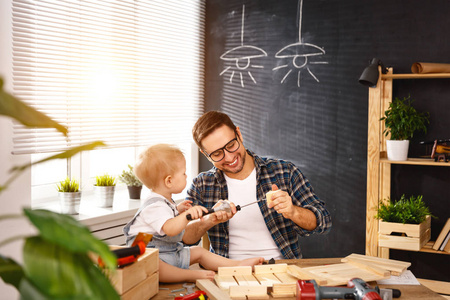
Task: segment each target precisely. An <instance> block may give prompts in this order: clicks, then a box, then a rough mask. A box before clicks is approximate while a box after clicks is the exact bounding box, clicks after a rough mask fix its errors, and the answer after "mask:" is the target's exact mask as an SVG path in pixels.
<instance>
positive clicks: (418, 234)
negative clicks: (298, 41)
mask: <svg viewBox="0 0 450 300" xmlns="http://www.w3.org/2000/svg"><path fill="white" fill-rule="evenodd" d="M432 217H434V216H433V215H432V214H431V212H430V209H429V208H428V206H426V205H425V202H423V196H422V195H419V196H411V197H410V198H407V197H406V196H405V195H402V196H401V197H400V199H399V200H393V201H391V200H384V201H380V203H379V206H378V208H377V214H376V216H375V218H377V219H379V220H380V223H379V231H378V232H379V246H380V247H388V248H394V249H403V250H412V251H419V250H420V249H421V248H422V247H423V246H424V245H425V244H426V243H427V242H428V241H429V240H430V237H431V218H432Z"/></svg>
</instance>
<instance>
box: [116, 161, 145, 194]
mask: <svg viewBox="0 0 450 300" xmlns="http://www.w3.org/2000/svg"><path fill="white" fill-rule="evenodd" d="M119 180H120V181H122V182H123V183H125V184H126V185H127V188H128V194H129V195H130V199H141V191H142V182H141V181H140V180H139V178H137V177H136V175H135V174H134V172H133V167H132V166H131V165H128V170H123V171H122V174H121V175H120V176H119Z"/></svg>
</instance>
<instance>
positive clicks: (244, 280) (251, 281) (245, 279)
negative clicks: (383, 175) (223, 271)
mask: <svg viewBox="0 0 450 300" xmlns="http://www.w3.org/2000/svg"><path fill="white" fill-rule="evenodd" d="M234 279H235V280H236V281H237V283H238V284H239V285H248V286H258V285H260V284H259V281H258V279H256V278H255V276H253V275H235V276H234Z"/></svg>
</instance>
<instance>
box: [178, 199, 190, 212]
mask: <svg viewBox="0 0 450 300" xmlns="http://www.w3.org/2000/svg"><path fill="white" fill-rule="evenodd" d="M191 203H192V201H191V200H183V201H181V202H180V203H178V205H177V210H178V212H179V213H180V214H181V213H182V212H184V211H186V210H188V209H189V208H191V207H192V205H191Z"/></svg>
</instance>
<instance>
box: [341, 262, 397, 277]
mask: <svg viewBox="0 0 450 300" xmlns="http://www.w3.org/2000/svg"><path fill="white" fill-rule="evenodd" d="M347 263H348V264H351V265H353V266H355V267H357V268H360V269H363V270H366V271H369V272H373V273H375V274H378V275H381V276H383V277H389V276H390V275H391V272H389V270H386V269H383V268H380V267H378V266H374V265H368V264H365V263H363V262H361V261H358V260H353V259H349V260H348V262H347Z"/></svg>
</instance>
